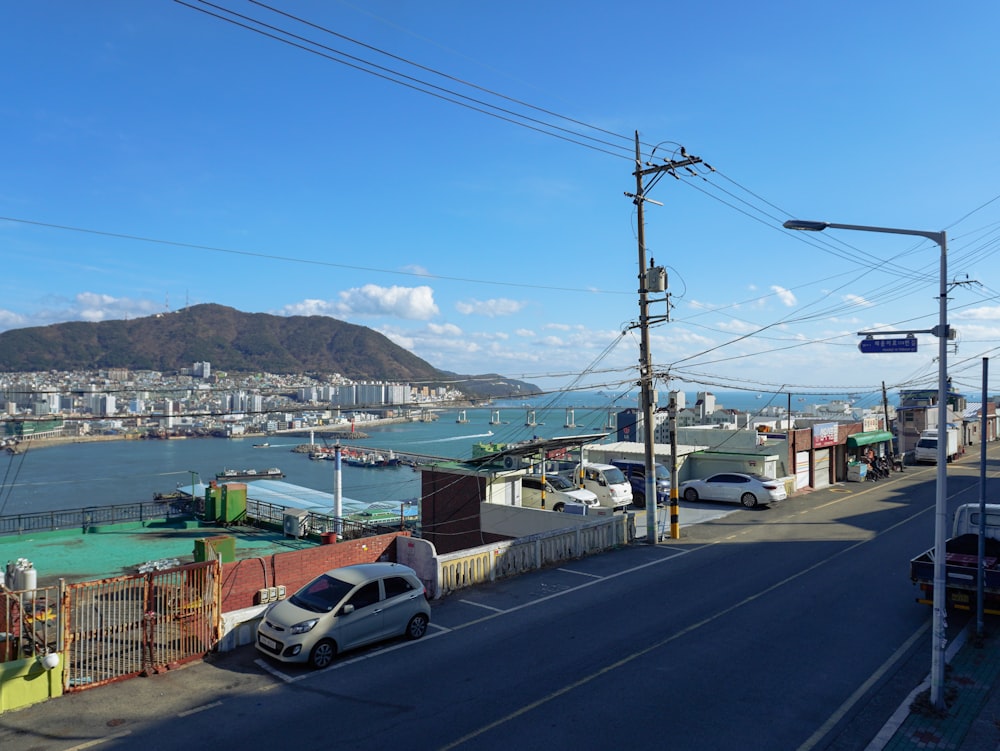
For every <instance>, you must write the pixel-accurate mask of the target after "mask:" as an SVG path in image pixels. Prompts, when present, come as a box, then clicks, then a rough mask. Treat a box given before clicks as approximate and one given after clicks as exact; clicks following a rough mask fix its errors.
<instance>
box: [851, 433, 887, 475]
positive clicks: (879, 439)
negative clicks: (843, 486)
mask: <svg viewBox="0 0 1000 751" xmlns="http://www.w3.org/2000/svg"><path fill="white" fill-rule="evenodd" d="M872 457H887V458H889V459H891V458H892V433H890V432H889V431H888V430H870V431H867V432H865V433H854V434H852V435H849V436H847V479H848V481H850V482H861V481H863V480H865V479H866V477H867V474H868V471H869V469H870V467H869V461H870V459H871V458H872Z"/></svg>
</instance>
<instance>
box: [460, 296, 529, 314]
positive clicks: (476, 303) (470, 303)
mask: <svg viewBox="0 0 1000 751" xmlns="http://www.w3.org/2000/svg"><path fill="white" fill-rule="evenodd" d="M524 306H525V303H523V302H519V301H517V300H509V299H507V298H504V297H501V298H495V299H490V300H460V301H459V302H457V303H455V309H456V310H457V311H458V312H459V313H462V314H463V315H480V316H486V317H487V318H496V317H498V316H509V315H514V314H515V313H519V312H521V310H523V309H524Z"/></svg>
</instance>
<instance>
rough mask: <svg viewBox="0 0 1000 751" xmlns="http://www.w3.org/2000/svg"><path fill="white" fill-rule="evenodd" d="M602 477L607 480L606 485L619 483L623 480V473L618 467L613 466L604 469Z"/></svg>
mask: <svg viewBox="0 0 1000 751" xmlns="http://www.w3.org/2000/svg"><path fill="white" fill-rule="evenodd" d="M604 479H605V480H607V481H608V485H621V484H622V483H624V482H625V475H624V474H622V471H621V470H620V469H618V467H614V468H613V469H606V470H604Z"/></svg>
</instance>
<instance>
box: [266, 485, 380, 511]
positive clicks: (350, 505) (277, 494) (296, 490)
mask: <svg viewBox="0 0 1000 751" xmlns="http://www.w3.org/2000/svg"><path fill="white" fill-rule="evenodd" d="M246 486H247V499H248V500H249V499H251V498H252V499H253V500H255V501H261V502H263V503H273V504H274V505H275V506H288V507H289V508H304V509H309V510H310V511H313V510H320V509H323V510H326V511H330V512H331V513H332V509H333V506H334V497H333V493H324V492H323V491H321V490H313V489H312V488H304V487H302V486H301V485H294V484H292V483H290V482H282V481H281V480H253V481H252V482H248V483H246ZM368 505H369V503H368V502H366V501H356V500H354V499H353V498H346V497H345V498H342V499H341V506H342V508H343V513H344V515H347V514H353V513H356V512H358V511H364V510H365V508H367V507H368Z"/></svg>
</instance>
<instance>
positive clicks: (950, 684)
mask: <svg viewBox="0 0 1000 751" xmlns="http://www.w3.org/2000/svg"><path fill="white" fill-rule="evenodd" d="M989 625H990V624H987V626H989ZM997 625H998V624H996V623H994V624H993V626H994V628H996V626H997ZM970 629H971V630H970ZM952 647H953V648H954V649H953V650H952V649H949V651H948V654H947V655H946V668H945V687H944V693H945V701H946V703H947V704H948V710H947V712H946V713H945V715H944V716H942V717H938V716H935V714H934V713H933V712H931V711H927V712H923V711H919V710H920V708H921V707H929V700H928V691H929V686H930V680H929V679H928V680H925V681H924V682H923V683H922V684H921V685H920V686H918V687H917V688H916V689H914V690H913V692H912V693H911V694H910V696H908V697H907V699H906V701H905V702H904V703H903V705H902V706H900V708H899V709H898V710H897V711H896V713H895V714H894V715H893V716H892V717H891V718H890V719H889V721H888V722H887V723H886V725H885V727H884V728H883V729H882V731H881V732H880V733H879V734H878V736H876V737H875V739H874V740H873V741H872V742H871V743H870V744H869V746H868V748H867V749H866V751H909V750H910V749H953V750H954V751H998V750H1000V691H997V690H996V686H995V683H996V680H997V677H998V676H1000V636H998V635H997V634H996V633H993V634H991V633H990V631H989V629H988V628H987V631H986V636H985V638H984V639H983V640H982V643H981V644H977V643H976V638H975V619H973V621H972V622H971V623H970V624H969V626H968V628H967V629H966V630H965V631H963V632H962V635H961V636H960V637H959V638H958V639H956V640H955V641H954V642H953V644H952ZM911 707H913V708H915V709H917V710H918V711H911Z"/></svg>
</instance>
